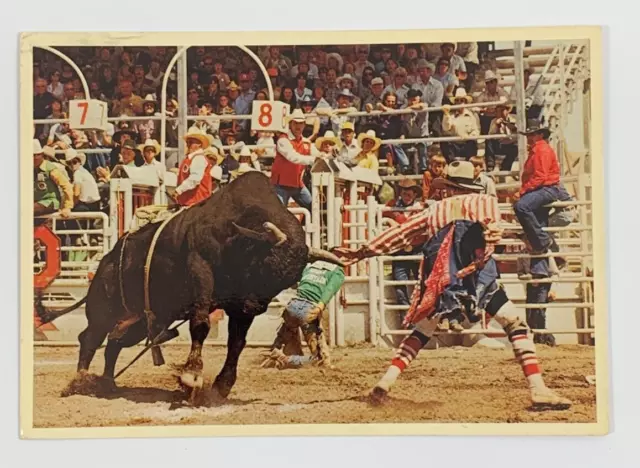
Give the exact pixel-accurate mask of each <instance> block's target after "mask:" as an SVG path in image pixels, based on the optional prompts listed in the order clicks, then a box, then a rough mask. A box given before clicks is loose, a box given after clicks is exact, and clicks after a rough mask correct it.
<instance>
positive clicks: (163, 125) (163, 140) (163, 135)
mask: <svg viewBox="0 0 640 468" xmlns="http://www.w3.org/2000/svg"><path fill="white" fill-rule="evenodd" d="M188 48H189V46H184V47H182V48H180V49H179V50H178V52H176V55H174V56H173V57H172V58H171V60H170V61H169V65H167V69H166V70H165V71H164V77H162V93H161V94H162V98H161V103H160V115H161V116H162V120H161V121H160V162H161V163H162V164H166V160H167V151H166V146H167V84H168V83H169V75H170V74H171V69H172V68H173V66H174V65H175V64H176V62H177V61H178V58H180V57H181V56H182V55H183V54H184V53H185V52H186V51H187V49H188Z"/></svg>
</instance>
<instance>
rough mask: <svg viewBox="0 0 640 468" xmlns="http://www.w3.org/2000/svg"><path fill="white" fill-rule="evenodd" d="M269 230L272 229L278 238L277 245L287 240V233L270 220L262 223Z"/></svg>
mask: <svg viewBox="0 0 640 468" xmlns="http://www.w3.org/2000/svg"><path fill="white" fill-rule="evenodd" d="M262 226H263V227H264V228H265V229H266V230H267V231H270V232H271V233H272V234H273V235H274V236H275V238H276V240H277V242H276V247H277V246H279V245H282V244H284V243H285V242H287V235H286V234H285V233H284V232H282V231H281V230H280V229H279V228H278V226H276V225H275V224H273V223H270V222H268V221H267V222H266V223H264V224H263V225H262Z"/></svg>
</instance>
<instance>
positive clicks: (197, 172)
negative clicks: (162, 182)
mask: <svg viewBox="0 0 640 468" xmlns="http://www.w3.org/2000/svg"><path fill="white" fill-rule="evenodd" d="M187 158H189V159H191V166H189V177H187V178H186V179H185V180H184V181H183V182H182V183H181V184H180V185H179V186H178V187H176V194H178V195H180V194H182V193H184V192H186V191H188V190H193V189H194V188H196V187H197V186H198V184H200V181H202V177H204V171H205V169H206V168H207V158H206V157H205V155H204V151H203V150H202V149H199V150H197V151H195V152H193V153H189V154H188V155H187Z"/></svg>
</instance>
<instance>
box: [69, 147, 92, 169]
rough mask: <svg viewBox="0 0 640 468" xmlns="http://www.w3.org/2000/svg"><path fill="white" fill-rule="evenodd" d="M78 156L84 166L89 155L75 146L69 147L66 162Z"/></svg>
mask: <svg viewBox="0 0 640 468" xmlns="http://www.w3.org/2000/svg"><path fill="white" fill-rule="evenodd" d="M76 158H78V159H79V160H80V165H81V166H84V163H85V162H87V156H86V155H85V154H84V153H78V152H77V151H76V150H74V149H73V148H69V149H67V150H65V152H64V160H65V162H67V163H68V162H70V161H73V160H74V159H76Z"/></svg>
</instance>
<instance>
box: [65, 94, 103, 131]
mask: <svg viewBox="0 0 640 468" xmlns="http://www.w3.org/2000/svg"><path fill="white" fill-rule="evenodd" d="M69 126H70V127H71V128H72V129H77V130H85V129H98V130H105V129H106V127H107V103H106V102H103V101H99V100H97V99H90V100H86V99H74V100H72V101H69Z"/></svg>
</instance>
